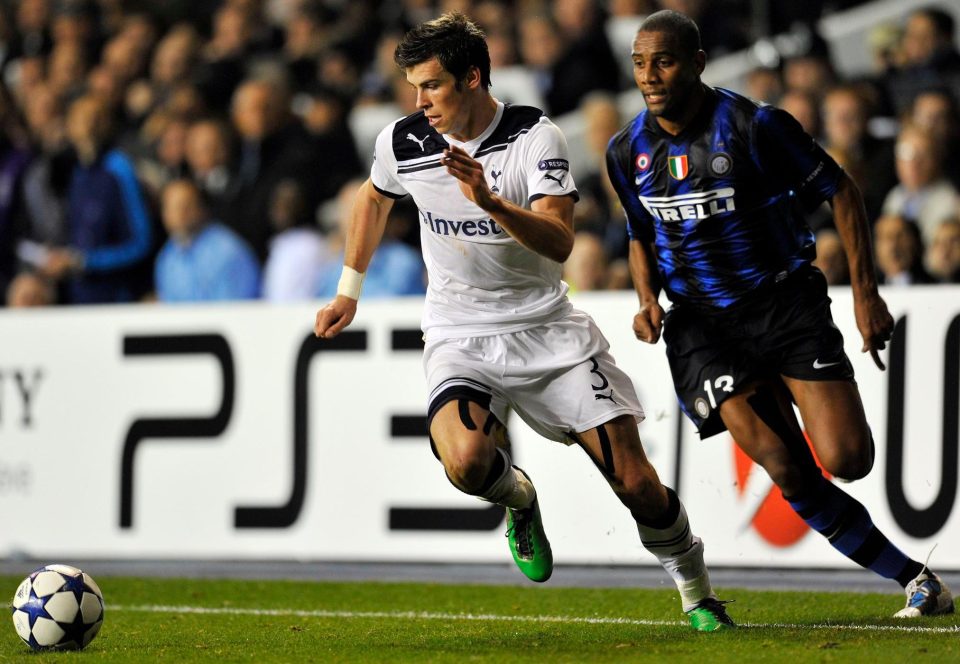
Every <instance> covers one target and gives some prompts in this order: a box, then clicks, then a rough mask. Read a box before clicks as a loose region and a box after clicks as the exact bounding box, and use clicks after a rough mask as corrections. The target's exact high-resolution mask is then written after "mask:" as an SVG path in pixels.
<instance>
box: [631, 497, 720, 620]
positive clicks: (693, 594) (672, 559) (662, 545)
mask: <svg viewBox="0 0 960 664" xmlns="http://www.w3.org/2000/svg"><path fill="white" fill-rule="evenodd" d="M673 495H674V496H675V495H676V494H673ZM679 507H680V510H679V514H678V515H677V519H676V521H674V523H673V525H671V526H668V527H667V528H652V527H650V526H646V525H643V524H641V523H638V524H637V530H639V531H640V541H641V542H642V543H643V546H644V547H645V548H646V549H647V551H649V552H650V553H652V554H653V555H655V556H656V557H657V560H659V561H660V564H661V565H663V569H665V570H666V571H667V574H669V575H670V577H671V578H672V579H673V581H674V583H676V584H677V589H678V590H679V591H680V600H681V602H682V603H683V610H684V611H690V610H691V609H693V608H694V607H696V605H697V604H698V603H699V602H700V601H701V600H703V599H705V598H707V597H713V598H716V595H715V594H714V593H713V588H712V587H711V585H710V575H709V573H708V572H707V566H706V565H705V564H704V562H703V542H702V541H701V540H700V538H699V537H696V536H695V535H693V534H692V533H691V532H690V522H689V521H688V520H687V511H686V510H685V509H684V508H683V505H682V504H680V506H679Z"/></svg>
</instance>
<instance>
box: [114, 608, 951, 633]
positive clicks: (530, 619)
mask: <svg viewBox="0 0 960 664" xmlns="http://www.w3.org/2000/svg"><path fill="white" fill-rule="evenodd" d="M110 611H134V612H139V613H196V614H204V615H235V616H279V617H283V616H292V617H297V618H347V619H356V618H360V619H363V618H390V619H396V620H465V621H477V622H497V621H502V622H527V623H569V624H581V625H639V626H645V627H672V626H677V625H686V623H684V622H680V621H674V620H642V619H638V618H589V617H580V616H503V615H496V614H491V613H430V612H427V611H327V610H323V609H317V610H309V611H308V610H302V609H242V608H232V607H219V608H218V607H205V606H162V605H153V604H149V605H144V604H140V605H132V606H124V605H117V606H114V605H108V606H107V612H108V613H109V612H110ZM738 624H739V626H740V627H768V628H775V629H819V630H839V631H855V632H907V633H919V634H960V625H955V626H951V627H922V626H918V625H830V624H825V623H815V624H812V625H807V624H801V623H738Z"/></svg>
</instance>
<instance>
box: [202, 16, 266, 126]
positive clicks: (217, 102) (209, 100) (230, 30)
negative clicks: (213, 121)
mask: <svg viewBox="0 0 960 664" xmlns="http://www.w3.org/2000/svg"><path fill="white" fill-rule="evenodd" d="M252 35H253V28H252V26H251V25H250V15H249V14H248V13H247V12H246V11H244V10H243V9H242V8H239V7H237V6H235V5H234V4H233V3H230V2H225V3H223V4H222V5H221V6H220V8H219V9H217V11H216V13H215V14H214V16H213V34H212V36H211V38H210V41H208V42H207V43H206V44H205V45H204V47H203V49H202V51H201V57H200V60H199V62H198V63H197V68H196V82H197V86H198V87H199V88H200V91H201V93H202V95H203V98H204V100H205V101H206V104H207V106H208V107H209V108H211V109H213V110H215V111H217V112H220V111H226V110H227V107H228V106H229V104H230V99H231V98H232V97H233V94H234V90H235V89H236V87H237V86H238V85H239V84H240V82H241V81H242V80H243V76H244V57H245V56H246V55H247V52H248V49H249V47H250V41H251V39H252Z"/></svg>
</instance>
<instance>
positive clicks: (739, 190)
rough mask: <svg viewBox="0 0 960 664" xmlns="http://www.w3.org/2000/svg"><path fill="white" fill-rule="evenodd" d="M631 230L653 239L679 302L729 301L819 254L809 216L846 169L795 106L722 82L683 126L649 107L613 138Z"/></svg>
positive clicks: (616, 179)
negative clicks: (669, 127) (665, 124)
mask: <svg viewBox="0 0 960 664" xmlns="http://www.w3.org/2000/svg"><path fill="white" fill-rule="evenodd" d="M607 167H608V171H609V175H610V180H611V182H612V183H613V186H614V188H615V189H616V191H617V194H618V196H619V197H620V201H621V203H622V204H623V207H624V210H625V212H626V215H627V228H628V233H629V236H630V238H631V239H636V240H641V241H643V242H650V241H654V242H655V246H656V252H657V263H658V266H659V270H660V276H661V278H662V284H663V287H664V290H665V291H666V293H667V295H668V296H669V298H670V300H671V301H672V302H674V303H688V304H694V305H698V306H705V307H709V308H725V307H729V306H731V305H733V304H735V303H737V302H739V301H741V300H742V299H744V298H747V297H749V296H750V293H751V292H752V291H754V290H755V289H757V288H759V287H761V286H764V285H766V284H768V283H772V282H774V281H778V280H780V279H782V278H784V277H785V276H786V275H787V274H789V273H790V272H792V271H793V270H795V269H797V268H798V267H800V266H802V265H804V264H806V263H809V262H810V261H811V260H812V259H813V257H814V239H813V234H812V233H811V231H810V229H809V227H808V226H807V224H806V221H805V220H804V211H805V210H811V209H813V208H815V207H816V206H817V205H819V204H820V203H822V202H823V201H824V200H826V199H829V198H832V197H833V195H834V194H835V193H836V190H837V187H838V185H839V181H840V175H841V169H840V167H839V166H838V165H837V163H836V162H835V161H834V160H833V159H832V158H831V157H830V156H829V155H828V154H827V153H826V152H825V151H824V150H823V148H821V147H820V146H819V145H818V144H817V143H816V141H814V139H813V138H811V137H810V136H809V135H808V134H806V133H805V132H804V131H803V129H802V128H801V127H800V125H799V123H797V121H796V120H794V119H793V118H792V117H791V116H790V115H789V114H788V113H786V112H785V111H782V110H780V109H777V108H774V107H772V106H765V105H759V104H757V103H755V102H753V101H751V100H750V99H747V98H746V97H743V96H740V95H738V94H736V93H733V92H730V91H729V90H724V89H722V88H716V89H711V88H707V94H706V98H705V99H704V102H703V105H702V106H701V109H700V112H699V113H698V114H697V116H696V117H695V118H694V119H693V121H692V122H691V123H690V124H689V125H688V126H687V127H686V128H685V129H684V130H683V131H682V132H681V133H680V134H678V135H677V136H672V135H670V134H669V133H667V132H666V131H664V130H663V129H662V128H661V127H660V126H659V124H658V123H657V121H656V119H655V118H654V117H653V116H651V115H650V114H649V113H648V112H647V111H643V112H642V113H640V114H639V115H638V116H637V117H636V118H635V119H634V120H633V121H632V122H631V123H630V124H628V125H627V126H626V127H625V128H624V129H622V130H621V131H620V132H618V133H617V134H616V135H615V136H614V137H613V138H612V139H611V140H610V144H609V146H608V148H607Z"/></svg>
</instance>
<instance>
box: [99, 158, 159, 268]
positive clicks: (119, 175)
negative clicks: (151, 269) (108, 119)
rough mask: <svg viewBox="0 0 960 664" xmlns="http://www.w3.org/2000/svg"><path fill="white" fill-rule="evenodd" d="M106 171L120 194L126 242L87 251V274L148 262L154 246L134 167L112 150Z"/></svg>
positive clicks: (106, 164)
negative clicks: (125, 228) (113, 180)
mask: <svg viewBox="0 0 960 664" xmlns="http://www.w3.org/2000/svg"><path fill="white" fill-rule="evenodd" d="M104 167H105V168H106V170H107V171H109V172H110V174H111V175H112V176H113V178H114V179H115V180H116V183H117V188H118V189H119V191H120V200H119V207H120V215H121V216H122V218H123V219H122V221H123V223H125V224H126V226H127V229H128V230H127V233H126V235H127V239H126V240H124V241H122V242H118V243H115V244H104V245H102V246H99V247H96V248H94V249H89V250H87V251H86V252H85V253H84V270H85V271H87V272H96V273H104V272H113V271H116V270H123V269H126V268H128V267H131V266H133V265H136V264H137V263H139V262H140V261H143V260H146V259H147V258H148V257H149V255H150V248H151V247H152V246H153V227H152V225H151V223H150V217H149V215H148V214H147V205H146V202H145V201H144V198H143V192H142V191H141V189H140V183H139V182H138V181H137V175H136V173H135V172H134V170H133V164H132V163H131V162H130V160H129V159H128V158H127V157H126V156H125V155H124V154H122V153H120V152H118V151H116V150H113V151H111V152H109V153H108V154H107V156H106V157H105V158H104Z"/></svg>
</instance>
